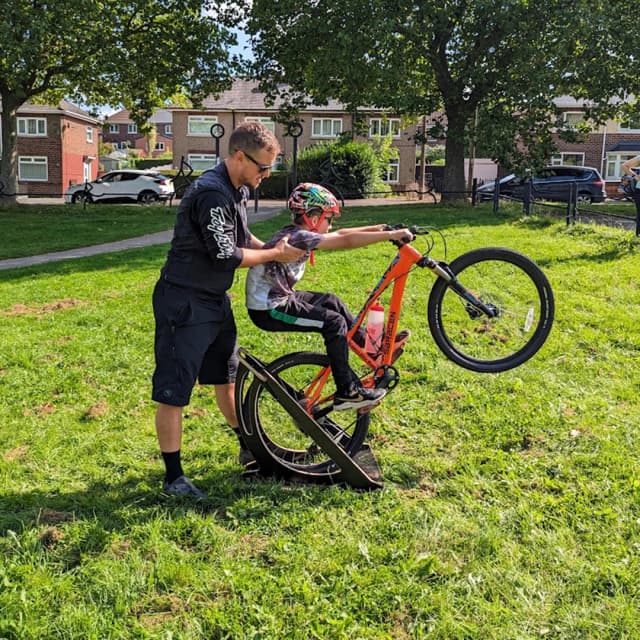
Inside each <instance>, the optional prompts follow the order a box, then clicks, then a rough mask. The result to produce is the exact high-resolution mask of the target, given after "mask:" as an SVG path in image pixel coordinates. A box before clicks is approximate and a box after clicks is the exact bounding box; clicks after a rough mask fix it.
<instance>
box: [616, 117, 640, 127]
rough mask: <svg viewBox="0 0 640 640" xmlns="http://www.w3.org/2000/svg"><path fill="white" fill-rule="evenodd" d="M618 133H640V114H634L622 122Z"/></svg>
mask: <svg viewBox="0 0 640 640" xmlns="http://www.w3.org/2000/svg"><path fill="white" fill-rule="evenodd" d="M618 131H640V113H634V114H632V115H631V116H629V117H628V118H627V119H626V120H623V121H622V122H620V123H619V124H618Z"/></svg>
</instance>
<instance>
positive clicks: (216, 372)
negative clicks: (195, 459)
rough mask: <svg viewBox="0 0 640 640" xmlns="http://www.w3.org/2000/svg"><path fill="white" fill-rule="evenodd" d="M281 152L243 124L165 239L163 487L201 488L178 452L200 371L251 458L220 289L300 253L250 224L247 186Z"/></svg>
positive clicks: (156, 380) (157, 304)
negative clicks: (268, 241)
mask: <svg viewBox="0 0 640 640" xmlns="http://www.w3.org/2000/svg"><path fill="white" fill-rule="evenodd" d="M279 152H280V146H279V144H278V141H277V140H276V138H275V136H274V135H273V134H272V133H271V132H270V131H269V130H268V129H267V128H266V127H264V126H263V125H261V124H259V123H257V122H246V123H243V124H241V125H240V126H239V127H237V128H236V129H235V130H234V131H233V132H232V134H231V136H230V138H229V153H228V157H227V158H226V159H225V160H224V162H222V163H221V164H219V165H218V166H216V167H215V168H213V169H210V170H208V171H205V172H204V173H203V174H202V176H200V177H199V178H198V179H197V180H196V181H195V182H194V183H193V184H192V185H191V186H190V187H189V188H188V189H187V191H186V193H185V195H184V197H183V199H182V201H181V203H180V206H179V207H178V211H177V214H176V223H175V228H174V236H173V240H172V242H171V248H170V250H169V254H168V256H167V260H166V262H165V264H164V266H163V267H162V270H161V273H160V278H159V280H158V282H157V284H156V287H155V289H154V292H153V310H154V316H155V322H156V330H155V360H156V368H155V371H154V374H153V395H152V397H153V400H155V401H156V402H158V408H157V411H156V418H155V423H156V433H157V436H158V443H159V445H160V451H161V452H162V457H163V459H164V463H165V468H166V474H165V478H164V481H163V490H164V492H165V493H167V494H169V495H176V496H192V497H195V498H204V497H205V495H204V493H203V492H202V491H200V490H199V489H198V488H197V487H195V486H194V484H193V483H192V482H191V481H190V480H189V479H188V478H187V477H186V476H185V474H184V472H183V469H182V464H181V459H180V449H181V445H182V408H183V407H184V406H186V405H188V404H189V401H190V397H191V392H192V390H193V387H194V385H195V383H196V380H198V381H199V382H200V383H201V384H212V385H214V387H215V396H216V401H217V404H218V407H219V409H220V411H221V412H222V414H223V416H224V417H225V418H226V420H227V422H228V423H229V425H230V426H231V428H232V429H234V431H235V432H236V434H237V435H238V438H239V440H240V444H241V461H242V462H248V461H250V457H251V456H250V453H249V452H248V451H247V450H246V449H244V448H243V446H242V440H241V439H240V432H239V430H238V418H237V416H236V411H235V402H234V383H235V375H236V369H237V365H238V360H237V354H236V347H237V345H236V326H235V322H234V318H233V313H232V311H231V306H230V301H229V297H228V295H227V293H226V292H227V290H228V289H229V288H230V287H231V285H232V283H233V278H234V274H235V270H236V269H237V268H246V267H253V266H255V265H258V264H262V263H263V262H271V261H276V262H290V261H292V260H297V259H300V257H302V256H303V255H304V251H302V250H300V249H295V248H293V247H291V246H290V245H289V243H288V241H287V238H283V239H282V241H281V242H279V243H278V244H276V245H275V246H273V247H271V248H269V249H263V248H262V246H263V243H262V242H261V241H260V240H258V239H257V238H256V237H255V236H253V235H252V234H251V233H250V232H249V229H248V227H247V212H246V203H247V199H248V196H249V187H252V188H254V189H255V188H256V187H258V185H259V184H260V182H261V181H262V180H263V178H265V177H266V176H268V174H269V171H270V168H271V166H272V164H273V163H274V161H275V159H276V157H277V155H278V153H279Z"/></svg>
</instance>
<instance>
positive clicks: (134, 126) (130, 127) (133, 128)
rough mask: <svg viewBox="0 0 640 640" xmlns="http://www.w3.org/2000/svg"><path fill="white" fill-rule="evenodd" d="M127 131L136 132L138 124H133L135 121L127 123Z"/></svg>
mask: <svg viewBox="0 0 640 640" xmlns="http://www.w3.org/2000/svg"><path fill="white" fill-rule="evenodd" d="M127 133H138V125H137V124H135V122H134V123H133V124H131V123H130V124H128V125H127Z"/></svg>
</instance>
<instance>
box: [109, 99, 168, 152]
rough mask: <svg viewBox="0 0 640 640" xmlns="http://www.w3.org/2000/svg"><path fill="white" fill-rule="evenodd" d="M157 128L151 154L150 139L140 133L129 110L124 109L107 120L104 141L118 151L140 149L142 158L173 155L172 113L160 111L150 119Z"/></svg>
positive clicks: (164, 110)
mask: <svg viewBox="0 0 640 640" xmlns="http://www.w3.org/2000/svg"><path fill="white" fill-rule="evenodd" d="M149 122H150V123H151V124H153V125H155V127H156V144H155V149H152V150H151V152H149V138H148V137H147V136H145V135H143V134H142V133H139V132H138V125H137V124H136V123H135V122H134V121H133V120H132V119H131V115H130V114H129V111H128V109H122V110H121V111H117V112H116V113H113V114H111V115H110V116H107V117H106V118H105V122H104V129H103V134H102V137H103V141H104V142H107V143H110V144H113V145H114V146H115V147H116V149H138V150H139V151H140V152H141V155H142V156H145V157H151V156H152V157H154V158H155V157H156V156H159V155H162V154H164V153H173V121H172V117H171V112H170V111H167V110H166V109H158V110H157V111H156V112H155V113H154V114H153V115H152V116H151V118H150V119H149Z"/></svg>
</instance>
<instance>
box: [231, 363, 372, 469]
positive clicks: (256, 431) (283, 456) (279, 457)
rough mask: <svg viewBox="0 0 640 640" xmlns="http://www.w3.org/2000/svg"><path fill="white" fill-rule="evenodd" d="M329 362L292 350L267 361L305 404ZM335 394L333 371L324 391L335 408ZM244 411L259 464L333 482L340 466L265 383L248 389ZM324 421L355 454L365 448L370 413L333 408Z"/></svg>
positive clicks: (256, 382) (321, 420) (326, 401)
mask: <svg viewBox="0 0 640 640" xmlns="http://www.w3.org/2000/svg"><path fill="white" fill-rule="evenodd" d="M328 366H329V358H328V357H327V356H326V354H322V353H311V352H298V353H291V354H288V355H285V356H282V357H281V358H278V359H277V360H274V361H273V362H272V363H271V364H270V365H268V367H267V369H268V371H269V372H270V373H271V374H273V375H274V376H276V377H277V378H278V379H279V380H280V381H281V383H282V384H283V385H284V386H285V387H286V388H287V390H288V391H289V393H290V394H291V395H292V396H293V397H294V398H295V399H296V400H298V402H300V403H301V404H304V403H305V401H306V400H307V398H308V395H307V394H308V393H309V390H310V388H311V387H312V385H314V381H315V380H317V376H318V375H319V374H320V373H321V372H323V371H324V370H326V368H327V367H328ZM333 393H334V386H333V378H332V377H331V375H329V377H328V379H327V381H326V383H325V384H324V387H323V388H322V391H321V395H322V398H323V404H324V405H325V406H331V403H332V396H333ZM244 403H245V405H244V407H243V410H244V411H245V415H246V416H247V417H248V418H249V420H250V421H251V422H252V425H253V427H254V428H253V429H252V430H251V431H252V432H251V433H250V434H247V433H245V434H244V436H245V438H246V439H247V441H248V444H249V446H250V448H251V451H252V452H253V453H254V455H255V456H256V459H257V460H258V463H260V465H261V466H264V467H265V468H273V467H274V465H275V466H276V467H277V470H278V471H279V473H280V474H281V475H283V476H287V475H290V474H292V473H295V474H297V475H301V476H307V477H309V479H314V478H315V479H323V480H327V479H328V480H331V478H333V477H334V476H337V475H338V474H339V473H340V472H341V470H340V467H338V466H337V465H336V464H335V463H334V462H333V460H331V458H330V457H328V456H327V455H326V454H325V453H324V452H323V451H322V449H320V447H319V446H318V445H317V444H316V443H315V442H314V441H313V439H312V438H310V437H309V436H308V435H307V434H306V433H304V431H303V430H302V429H301V428H300V426H299V425H298V424H297V423H296V421H295V420H294V419H293V418H292V417H291V416H290V415H289V413H288V412H287V411H286V410H285V409H284V407H283V406H282V405H281V404H280V403H279V402H278V401H277V400H276V399H275V398H274V397H273V396H272V395H271V393H270V392H269V390H268V389H267V387H266V386H265V385H264V383H263V382H261V381H260V380H258V379H256V380H254V382H253V383H252V384H251V386H250V387H249V390H248V392H247V395H246V398H245V401H244ZM317 421H318V422H319V424H320V425H321V426H322V427H323V428H324V429H325V430H326V431H327V432H329V433H330V434H331V436H332V437H333V439H334V440H335V441H336V442H337V443H339V444H340V446H341V447H342V448H343V449H344V450H345V451H346V452H347V453H348V454H349V455H351V456H353V455H354V454H355V453H356V452H357V451H359V450H360V448H361V447H362V444H363V443H364V440H365V438H366V436H367V432H368V430H369V422H370V415H369V413H358V412H357V411H331V412H329V413H327V414H326V415H324V416H322V417H319V418H317Z"/></svg>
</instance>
